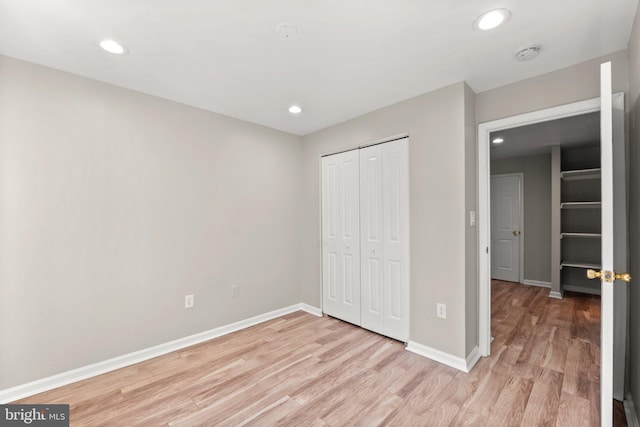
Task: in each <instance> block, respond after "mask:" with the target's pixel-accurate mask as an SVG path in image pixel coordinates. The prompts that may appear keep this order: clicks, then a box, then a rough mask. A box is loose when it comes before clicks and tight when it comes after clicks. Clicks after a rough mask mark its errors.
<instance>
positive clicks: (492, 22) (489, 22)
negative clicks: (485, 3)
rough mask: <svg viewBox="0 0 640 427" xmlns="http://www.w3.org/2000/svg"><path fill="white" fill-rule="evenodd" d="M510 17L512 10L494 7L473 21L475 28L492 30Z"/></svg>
mask: <svg viewBox="0 0 640 427" xmlns="http://www.w3.org/2000/svg"><path fill="white" fill-rule="evenodd" d="M509 18H511V12H509V11H508V10H507V9H493V10H490V11H488V12H485V13H483V14H482V15H480V16H479V17H478V19H476V20H475V21H473V28H474V29H476V30H482V31H487V30H492V29H494V28H496V27H499V26H500V25H502V24H504V23H505V22H507V21H508V20H509Z"/></svg>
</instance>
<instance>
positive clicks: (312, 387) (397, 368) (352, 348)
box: [19, 281, 624, 427]
mask: <svg viewBox="0 0 640 427" xmlns="http://www.w3.org/2000/svg"><path fill="white" fill-rule="evenodd" d="M492 286H493V288H492V290H493V292H492V293H493V307H492V311H493V334H494V335H495V340H494V342H493V344H492V356H491V357H489V358H483V359H481V360H480V361H479V362H478V364H477V365H476V367H475V368H474V369H473V370H472V371H471V372H470V373H468V374H465V373H462V372H459V371H457V370H455V369H453V368H449V367H446V366H444V365H441V364H438V363H436V362H433V361H430V360H428V359H425V358H422V357H420V356H417V355H415V354H413V353H410V352H408V351H406V350H404V347H403V345H402V344H401V343H399V342H396V341H393V340H391V339H388V338H384V337H382V336H379V335H376V334H373V333H370V332H368V331H365V330H363V329H360V328H357V327H355V326H352V325H350V324H347V323H344V322H341V321H338V320H335V319H332V318H326V317H325V318H317V317H314V316H312V315H309V314H306V313H303V312H297V313H293V314H290V315H287V316H284V317H281V318H278V319H275V320H272V321H269V322H266V323H262V324H260V325H257V326H254V327H252V328H249V329H246V330H243V331H240V332H236V333H233V334H230V335H227V336H224V337H221V338H218V339H215V340H212V341H209V342H206V343H203V344H200V345H197V346H194V347H190V348H187V349H184V350H182V351H178V352H175V353H171V354H168V355H165V356H162V357H158V358H156V359H152V360H149V361H146V362H143V363H140V364H137V365H134V366H130V367H127V368H124V369H120V370H118V371H114V372H111V373H108V374H104V375H101V376H98V377H95V378H92V379H88V380H85V381H81V382H78V383H75V384H71V385H69V386H66V387H62V388H59V389H56V390H52V391H49V392H46V393H43V394H40V395H37V396H33V397H30V398H28V399H24V400H22V401H21V402H19V403H69V404H70V405H71V425H73V426H85V425H87V426H98V425H110V426H113V425H117V426H132V425H144V426H151V425H167V424H169V425H172V426H197V425H203V426H218V425H220V426H232V425H247V426H249V425H250V426H270V425H288V426H289V425H290V426H324V425H362V426H374V425H390V426H432V425H433V426H447V425H450V426H463V425H479V426H498V425H504V426H519V425H523V426H536V425H545V426H552V425H557V426H571V427H573V426H590V425H593V426H595V425H598V424H599V421H598V420H599V409H598V407H599V372H600V371H599V369H600V367H599V342H600V341H599V328H600V326H599V319H600V299H599V298H598V297H593V296H588V295H581V294H574V293H570V292H567V293H566V294H565V299H564V300H554V299H550V298H548V296H547V295H548V292H549V291H548V289H543V288H535V287H528V286H523V285H516V284H512V283H508V282H496V281H494V283H493V285H492ZM623 422H624V421H622V423H623ZM617 423H620V421H617Z"/></svg>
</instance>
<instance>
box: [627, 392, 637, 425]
mask: <svg viewBox="0 0 640 427" xmlns="http://www.w3.org/2000/svg"><path fill="white" fill-rule="evenodd" d="M624 414H625V416H626V418H627V425H628V426H629V427H640V423H639V422H638V413H637V412H636V407H635V405H634V404H633V398H632V397H631V393H627V395H626V396H625V398H624Z"/></svg>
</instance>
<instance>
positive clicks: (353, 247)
mask: <svg viewBox="0 0 640 427" xmlns="http://www.w3.org/2000/svg"><path fill="white" fill-rule="evenodd" d="M359 181H360V179H359V156H358V150H352V151H347V152H345V153H339V154H334V155H331V156H326V157H323V158H322V289H323V291H322V293H323V295H322V302H323V305H322V310H323V311H324V312H325V313H326V314H328V315H330V316H334V317H337V318H339V319H342V320H345V321H347V322H350V323H353V324H356V325H360V209H359V197H360V191H359V188H360V187H359Z"/></svg>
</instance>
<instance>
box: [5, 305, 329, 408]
mask: <svg viewBox="0 0 640 427" xmlns="http://www.w3.org/2000/svg"><path fill="white" fill-rule="evenodd" d="M300 310H301V311H305V312H307V313H309V314H312V315H314V316H322V311H321V310H320V309H319V308H316V307H313V306H310V305H308V304H304V303H300V304H294V305H292V306H289V307H285V308H281V309H278V310H274V311H270V312H268V313H264V314H260V315H258V316H254V317H250V318H249V319H245V320H240V321H238V322H234V323H230V324H228V325H223V326H219V327H217V328H213V329H210V330H208V331H204V332H200V333H197V334H194V335H189V336H187V337H184V338H179V339H177V340H174V341H169V342H166V343H164V344H159V345H156V346H153V347H149V348H145V349H142V350H138V351H134V352H133V353H129V354H124V355H122V356H118V357H114V358H112V359H108V360H104V361H102V362H98V363H94V364H92V365H87V366H83V367H80V368H77V369H73V370H71V371H67V372H62V373H60V374H56V375H52V376H50V377H46V378H42V379H40V380H36V381H32V382H29V383H26V384H21V385H18V386H15V387H11V388H8V389H4V390H0V404H6V403H9V402H13V401H15V400H19V399H23V398H25V397H28V396H32V395H34V394H38V393H42V392H45V391H48V390H51V389H54V388H57V387H62V386H64V385H67V384H71V383H74V382H77V381H81V380H84V379H87V378H91V377H95V376H97V375H100V374H104V373H106V372H110V371H115V370H116V369H120V368H124V367H127V366H130V365H133V364H135V363H139V362H144V361H145V360H149V359H152V358H154V357H158V356H162V355H164V354H167V353H171V352H173V351H177V350H182V349H183V348H186V347H190V346H192V345H195V344H200V343H202V342H205V341H209V340H211V339H214V338H217V337H220V336H222V335H227V334H230V333H232V332H237V331H239V330H242V329H245V328H248V327H250V326H254V325H257V324H259V323H263V322H266V321H267V320H272V319H275V318H277V317H280V316H284V315H286V314H290V313H294V312H296V311H300Z"/></svg>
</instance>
